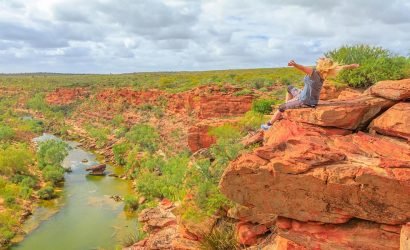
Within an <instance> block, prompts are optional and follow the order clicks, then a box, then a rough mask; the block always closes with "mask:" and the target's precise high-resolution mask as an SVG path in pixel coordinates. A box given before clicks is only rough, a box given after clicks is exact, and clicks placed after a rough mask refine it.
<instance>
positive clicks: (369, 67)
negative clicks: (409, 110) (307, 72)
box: [325, 44, 410, 88]
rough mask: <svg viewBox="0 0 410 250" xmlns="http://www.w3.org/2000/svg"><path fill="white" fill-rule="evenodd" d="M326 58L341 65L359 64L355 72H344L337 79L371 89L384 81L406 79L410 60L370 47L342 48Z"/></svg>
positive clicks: (354, 85)
mask: <svg viewBox="0 0 410 250" xmlns="http://www.w3.org/2000/svg"><path fill="white" fill-rule="evenodd" d="M325 56H326V57H329V58H331V59H332V60H334V61H337V62H338V63H340V64H352V63H358V64H360V67H359V68H357V69H355V70H343V71H342V72H340V74H339V76H338V77H337V79H338V80H339V81H342V82H344V83H347V84H348V85H349V86H352V87H359V88H363V87H369V86H371V85H373V84H375V83H376V82H378V81H382V80H388V79H391V80H397V79H401V78H404V77H406V70H407V69H408V68H409V66H410V64H409V60H408V59H407V58H405V57H403V56H398V55H395V54H393V53H392V52H390V51H389V50H387V49H383V48H382V47H376V46H370V45H363V44H359V45H353V46H342V47H341V48H338V49H335V50H332V51H329V52H327V53H325Z"/></svg>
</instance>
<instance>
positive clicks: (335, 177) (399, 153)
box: [220, 80, 410, 249]
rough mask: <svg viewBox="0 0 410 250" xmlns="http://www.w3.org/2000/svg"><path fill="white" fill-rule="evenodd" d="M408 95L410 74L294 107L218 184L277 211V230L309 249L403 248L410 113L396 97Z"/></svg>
mask: <svg viewBox="0 0 410 250" xmlns="http://www.w3.org/2000/svg"><path fill="white" fill-rule="evenodd" d="M384 88H387V89H384ZM383 89H384V90H383ZM381 96H382V97H381ZM408 96H410V81H409V80H402V81H395V82H394V81H389V82H381V83H378V84H376V85H375V86H374V87H372V88H371V89H370V90H367V91H365V93H364V94H360V93H357V92H352V94H350V93H349V94H347V95H346V97H341V98H339V97H340V94H339V96H338V98H339V99H337V100H330V101H328V102H326V103H322V104H320V105H318V106H317V107H316V108H315V109H312V108H302V109H294V110H288V111H286V112H285V115H284V120H281V121H278V122H276V123H275V124H274V125H273V126H272V128H271V129H270V130H269V131H268V132H267V133H265V137H264V142H263V145H262V146H261V147H258V148H256V149H254V150H253V151H252V152H250V153H246V154H243V155H241V156H240V157H238V158H237V159H236V160H235V161H233V162H231V164H230V165H229V167H228V168H227V169H226V170H225V172H224V174H223V176H222V179H221V181H220V190H221V191H222V192H223V193H224V194H225V195H226V196H227V197H228V198H230V199H231V200H233V201H235V202H237V203H239V204H240V205H241V206H244V207H247V208H248V210H245V211H252V213H253V215H257V214H264V213H265V214H272V215H274V214H276V215H278V216H279V219H278V220H277V221H276V227H277V232H278V234H279V238H280V237H284V238H286V239H287V240H290V241H293V242H295V244H300V245H301V246H303V247H306V248H307V249H399V247H400V244H401V248H402V249H405V247H407V246H405V247H404V245H406V244H408V238H409V237H408V235H409V233H408V226H407V225H408V224H406V223H408V222H409V221H410V144H409V143H408V142H407V141H406V140H403V139H402V138H404V139H408V134H409V132H408V131H407V130H408V128H409V127H410V121H408V113H409V112H408V110H407V109H408V104H409V103H406V102H401V103H397V101H400V100H401V101H403V100H405V99H407V98H408ZM386 110H388V111H386ZM369 123H371V125H370V126H369V128H370V129H371V130H373V131H375V132H377V133H378V134H376V133H372V134H368V133H366V129H367V125H368V124H369ZM356 130H363V131H359V132H355V131H356ZM380 134H382V135H380ZM243 218H249V219H250V218H253V216H252V215H250V214H246V216H243ZM245 221H246V219H245ZM241 223H244V222H243V220H242V222H241ZM261 225H263V224H261ZM400 230H401V232H400ZM400 235H401V236H400ZM400 237H401V238H400ZM275 242H276V241H275V240H272V243H271V246H272V247H277V244H276V243H275ZM275 244H276V245H275ZM272 249H276V248H272ZM285 249H286V248H285Z"/></svg>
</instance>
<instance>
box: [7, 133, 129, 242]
mask: <svg viewBox="0 0 410 250" xmlns="http://www.w3.org/2000/svg"><path fill="white" fill-rule="evenodd" d="M47 139H56V137H54V136H53V135H49V134H44V135H43V136H41V137H38V138H36V140H37V141H42V140H47ZM67 143H69V145H70V146H71V147H72V149H70V151H69V155H68V156H67V157H66V159H65V160H64V162H63V166H64V167H66V168H67V167H70V168H71V169H72V172H71V173H67V174H66V175H65V183H64V187H63V189H62V194H61V197H60V198H59V199H55V200H52V201H48V202H44V203H42V204H41V205H40V206H39V207H38V208H37V209H36V210H35V211H34V213H33V215H32V216H31V217H30V218H29V219H28V220H27V221H26V222H25V224H24V230H25V231H26V232H27V233H28V234H27V235H26V236H25V238H24V240H23V241H21V242H20V243H18V244H16V245H14V246H13V247H12V249H13V250H89V249H117V248H120V247H119V246H120V245H121V241H122V240H123V239H124V238H125V237H126V236H128V235H130V234H135V233H136V231H137V230H136V228H137V225H136V223H137V222H136V218H135V217H134V216H130V215H128V216H127V215H126V213H124V212H123V206H124V204H123V202H115V201H114V200H112V199H111V198H110V195H120V196H122V197H124V196H126V195H128V194H132V190H131V184H130V182H129V181H125V180H122V179H119V178H115V177H110V176H90V175H87V172H86V171H85V168H86V167H88V166H91V165H94V164H97V163H98V161H97V160H96V158H95V155H93V154H92V153H90V152H87V151H85V150H82V149H81V148H79V147H78V144H77V143H75V142H67ZM84 159H87V160H88V161H87V162H86V163H83V162H82V161H83V160H84ZM118 171H120V169H115V168H113V167H111V166H107V170H106V172H108V173H110V172H111V173H119V172H118Z"/></svg>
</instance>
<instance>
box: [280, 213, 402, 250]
mask: <svg viewBox="0 0 410 250" xmlns="http://www.w3.org/2000/svg"><path fill="white" fill-rule="evenodd" d="M277 227H278V233H279V235H280V236H282V237H285V238H287V239H290V240H291V241H294V242H296V243H298V244H300V245H302V246H305V247H306V248H307V249H321V250H334V249H361V250H389V249H390V250H397V249H399V247H400V227H399V226H388V225H381V224H378V223H374V222H370V221H363V220H351V221H349V222H348V223H345V224H343V225H334V224H323V223H317V222H316V223H315V222H300V221H296V220H291V219H287V218H279V219H278V223H277Z"/></svg>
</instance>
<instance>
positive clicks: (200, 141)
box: [188, 125, 216, 152]
mask: <svg viewBox="0 0 410 250" xmlns="http://www.w3.org/2000/svg"><path fill="white" fill-rule="evenodd" d="M210 128H211V127H210V126H209V125H196V126H193V127H190V128H189V130H188V146H189V149H190V150H191V152H196V151H198V150H200V149H202V148H208V147H209V146H211V145H212V144H214V143H215V142H216V138H215V137H214V136H212V135H210V134H209V133H208V132H209V129H210Z"/></svg>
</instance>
